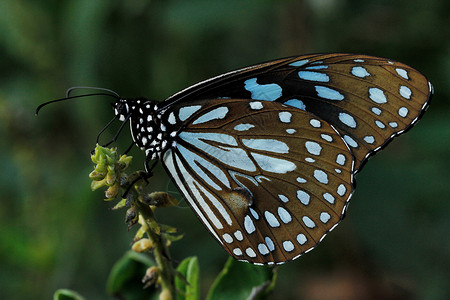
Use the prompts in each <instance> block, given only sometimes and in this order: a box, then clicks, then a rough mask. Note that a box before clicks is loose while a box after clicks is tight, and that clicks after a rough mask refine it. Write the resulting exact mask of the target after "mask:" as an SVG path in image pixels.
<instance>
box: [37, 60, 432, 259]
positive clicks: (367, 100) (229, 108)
mask: <svg viewBox="0 0 450 300" xmlns="http://www.w3.org/2000/svg"><path fill="white" fill-rule="evenodd" d="M432 93H433V87H432V85H431V83H430V82H429V81H428V80H427V79H426V78H425V76H424V75H422V74H421V73H419V72H418V71H416V70H415V69H413V68H411V67H409V66H407V65H405V64H402V63H400V62H395V61H393V60H389V59H384V58H379V57H373V56H367V55H354V54H343V53H332V54H313V55H303V56H294V57H288V58H284V59H278V60H274V61H269V62H266V63H262V64H258V65H254V66H250V67H247V68H243V69H240V70H236V71H232V72H229V73H226V74H223V75H219V76H217V77H214V78H211V79H208V80H205V81H202V82H200V83H197V84H195V85H193V86H191V87H188V88H186V89H184V90H182V91H180V92H178V93H176V94H174V95H173V96H170V97H169V98H167V99H166V100H165V101H163V102H156V101H152V100H148V99H145V98H136V99H122V98H121V97H120V96H119V95H117V94H114V95H113V96H114V97H115V98H117V101H116V102H115V103H114V104H113V107H114V113H115V118H114V119H113V120H115V119H119V120H120V121H123V122H124V124H125V122H126V121H129V124H130V129H131V136H132V138H133V141H134V144H135V145H137V146H138V147H139V148H141V149H142V150H143V151H145V155H146V158H147V159H146V164H145V166H146V170H147V172H151V169H152V167H149V166H148V163H149V162H150V161H155V162H156V161H161V162H162V164H163V166H164V168H165V170H166V171H167V173H168V174H169V175H170V177H171V178H172V180H173V182H174V183H175V184H176V186H177V187H178V189H179V191H180V192H181V194H182V195H183V196H184V198H186V200H187V202H188V203H189V205H190V206H191V207H192V209H193V210H194V211H195V213H196V214H197V216H198V217H199V219H200V220H201V222H202V223H203V224H204V225H205V227H206V228H207V229H208V230H209V232H210V233H211V234H212V235H213V236H214V238H215V239H216V240H217V241H218V242H219V243H220V245H221V246H222V247H223V248H224V249H225V250H226V251H227V252H228V253H229V254H230V255H232V256H233V257H234V258H236V259H238V260H242V261H247V262H251V263H254V264H282V263H284V262H286V261H289V260H293V259H296V258H297V257H299V256H300V255H302V254H304V253H306V252H309V251H310V250H312V249H313V248H314V247H316V246H317V244H318V243H320V241H322V240H323V238H324V237H325V235H326V234H327V233H328V232H329V231H331V230H332V229H333V228H335V227H336V226H337V225H338V224H339V222H340V221H341V220H342V218H343V216H344V214H345V211H346V208H347V205H348V202H349V200H350V198H351V196H352V193H353V191H354V188H355V179H354V177H355V174H356V173H357V172H359V171H360V170H361V168H362V166H363V165H364V163H365V162H366V161H367V159H368V158H369V157H370V156H371V155H373V154H374V153H376V152H377V151H378V150H380V149H381V148H383V147H384V146H386V145H387V144H388V143H389V142H390V141H391V140H392V139H393V138H394V137H396V136H398V135H400V134H401V133H403V132H405V131H407V130H408V129H409V128H411V127H412V125H414V124H415V123H416V122H417V121H418V120H419V118H420V117H421V115H422V114H423V112H424V111H425V109H426V108H427V106H428V104H429V101H430V98H431V95H432ZM91 95H93V94H91ZM81 96H83V95H81ZM84 96H85V95H84ZM69 98H74V97H66V98H64V99H59V100H66V99H69ZM59 100H58V101H59ZM54 101H56V100H54ZM54 101H50V102H54ZM50 102H47V103H44V104H43V105H41V106H39V107H38V111H39V109H40V108H41V107H42V106H44V105H46V104H48V103H50ZM120 130H121V129H120ZM120 130H119V132H120Z"/></svg>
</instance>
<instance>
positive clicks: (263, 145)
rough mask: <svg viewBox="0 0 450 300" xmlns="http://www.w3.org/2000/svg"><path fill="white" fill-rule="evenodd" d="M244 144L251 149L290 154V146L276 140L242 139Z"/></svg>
mask: <svg viewBox="0 0 450 300" xmlns="http://www.w3.org/2000/svg"><path fill="white" fill-rule="evenodd" d="M242 143H243V144H244V145H245V146H247V147H248V148H250V149H254V150H261V151H269V152H274V153H288V152H289V146H288V145H287V144H286V143H284V142H281V141H278V140H274V139H242Z"/></svg>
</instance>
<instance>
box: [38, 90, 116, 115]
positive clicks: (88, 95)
mask: <svg viewBox="0 0 450 300" xmlns="http://www.w3.org/2000/svg"><path fill="white" fill-rule="evenodd" d="M69 93H70V92H69ZM69 93H68V94H69ZM92 96H109V97H113V98H114V99H116V100H119V99H120V96H119V95H117V94H111V93H93V94H84V95H77V96H66V97H64V98H60V99H55V100H51V101H47V102H45V103H42V104H41V105H39V106H38V107H37V108H36V116H37V115H38V114H39V111H40V110H41V109H42V108H43V107H44V106H46V105H48V104H51V103H55V102H60V101H67V100H71V99H76V98H81V97H92Z"/></svg>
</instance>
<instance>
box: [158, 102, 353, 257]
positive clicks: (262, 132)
mask: <svg viewBox="0 0 450 300" xmlns="http://www.w3.org/2000/svg"><path fill="white" fill-rule="evenodd" d="M166 114H171V115H172V118H174V119H175V120H183V122H184V125H183V126H182V127H181V128H180V130H179V131H178V134H177V136H176V138H175V140H174V144H173V145H172V147H171V148H170V149H169V150H167V151H166V152H165V153H164V155H163V162H164V165H165V167H166V170H167V171H168V172H169V174H170V175H171V177H172V178H173V180H174V182H175V183H176V185H177V186H178V188H179V190H180V191H181V192H182V193H183V195H184V196H185V198H186V199H187V200H188V202H189V204H190V205H191V206H192V207H193V209H194V210H195V211H196V213H197V215H198V216H199V218H200V219H201V221H202V222H203V223H204V224H205V226H206V227H207V228H208V229H209V231H210V232H211V233H212V234H213V235H214V237H215V238H216V239H217V240H218V241H219V242H220V243H221V244H222V246H223V247H224V248H225V249H226V250H227V251H228V252H229V253H230V254H231V255H233V256H234V257H235V258H236V259H240V260H247V261H251V262H253V263H281V262H284V261H287V260H291V259H294V258H296V257H298V256H299V255H301V254H302V253H304V252H306V251H308V250H310V249H312V248H313V247H315V246H316V245H317V243H318V242H319V241H321V239H322V238H323V237H324V236H325V234H326V233H327V232H328V231H329V230H331V229H332V228H333V227H334V226H336V224H337V223H338V222H339V221H340V219H341V218H342V216H343V214H344V212H345V207H346V204H347V202H348V200H349V199H350V196H351V193H352V191H353V163H354V162H353V157H352V154H351V153H350V151H349V149H348V147H347V145H346V143H345V142H344V141H343V139H342V138H341V137H340V135H339V134H338V133H337V132H336V131H335V129H334V128H333V127H332V126H330V125H329V124H327V123H326V122H324V121H321V120H319V119H318V118H317V117H315V116H314V115H312V114H310V113H308V112H305V111H302V110H299V109H297V108H294V107H290V106H288V105H283V104H281V103H277V102H264V101H253V100H247V99H216V100H207V101H204V100H200V101H193V102H192V103H190V105H173V106H172V107H171V108H170V109H169V110H168V111H167V112H166ZM163 118H164V116H163Z"/></svg>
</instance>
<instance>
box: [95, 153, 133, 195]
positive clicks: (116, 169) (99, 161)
mask: <svg viewBox="0 0 450 300" xmlns="http://www.w3.org/2000/svg"><path fill="white" fill-rule="evenodd" d="M91 159H92V162H93V163H94V164H95V168H94V171H92V172H91V173H90V174H89V178H90V179H92V183H91V189H92V190H93V191H95V190H97V189H99V188H101V187H103V186H108V189H107V190H106V192H105V196H106V198H107V199H108V200H110V199H114V198H115V197H116V196H117V195H118V194H119V192H120V185H121V182H123V181H124V178H121V176H122V175H121V174H122V173H123V171H124V170H126V169H127V168H128V166H129V165H130V163H131V161H132V159H133V157H132V156H127V155H122V156H121V157H119V155H118V154H117V149H116V148H104V147H102V146H100V145H98V144H97V146H96V147H95V150H94V154H92V155H91Z"/></svg>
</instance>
